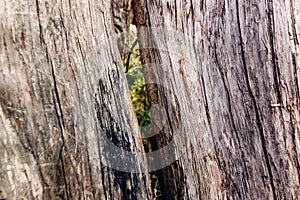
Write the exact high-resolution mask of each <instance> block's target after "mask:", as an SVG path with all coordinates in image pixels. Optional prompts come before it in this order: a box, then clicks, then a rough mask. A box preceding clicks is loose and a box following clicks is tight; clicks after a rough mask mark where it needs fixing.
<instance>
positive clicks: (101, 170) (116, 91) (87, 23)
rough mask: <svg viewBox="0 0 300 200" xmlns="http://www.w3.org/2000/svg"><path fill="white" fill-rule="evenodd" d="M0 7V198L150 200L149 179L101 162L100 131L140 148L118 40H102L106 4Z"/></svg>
mask: <svg viewBox="0 0 300 200" xmlns="http://www.w3.org/2000/svg"><path fill="white" fill-rule="evenodd" d="M0 4H1V5H0V15H1V28H0V38H1V39H0V58H1V63H0V66H1V68H0V77H1V78H0V80H1V81H0V91H1V99H0V101H1V107H0V108H1V110H0V116H1V118H0V119H1V120H0V123H1V131H0V133H1V134H0V136H1V137H0V138H1V139H0V141H1V148H0V152H1V160H0V166H1V170H0V176H1V181H0V198H1V199H151V198H152V197H151V188H150V183H148V182H149V181H148V176H147V174H138V173H125V172H120V171H117V170H114V169H113V168H110V167H108V166H106V165H104V164H103V163H101V162H100V159H99V158H101V157H103V156H105V155H104V153H103V149H104V148H105V144H104V141H102V140H100V139H99V138H100V135H101V134H104V135H105V136H107V138H109V139H110V140H112V141H113V142H114V144H115V145H117V146H118V147H120V148H122V149H126V150H128V151H140V152H143V146H142V142H141V141H140V140H137V139H135V138H134V137H133V135H134V134H133V133H134V132H136V135H138V134H139V132H138V126H137V122H136V119H135V118H134V111H133V109H132V105H131V103H130V96H129V91H128V87H127V84H126V78H125V75H124V73H123V69H122V64H121V59H120V56H119V54H118V53H117V52H118V49H117V44H116V42H114V41H113V40H109V36H111V35H113V33H114V30H113V24H112V19H111V3H110V2H107V1H97V2H96V1H82V0H80V1H60V2H56V1H47V2H45V1H38V0H37V1H29V3H28V1H6V0H5V1H1V3H0ZM118 119H123V122H122V123H117V121H118ZM119 125H120V127H118V126H119ZM141 167H143V166H142V165H141Z"/></svg>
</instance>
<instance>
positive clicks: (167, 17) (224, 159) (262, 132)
mask: <svg viewBox="0 0 300 200" xmlns="http://www.w3.org/2000/svg"><path fill="white" fill-rule="evenodd" d="M135 5H136V7H137V9H136V10H137V11H138V12H136V13H138V15H137V16H136V17H137V20H136V22H137V26H139V27H140V28H141V27H163V28H166V29H169V30H170V31H168V33H169V32H172V31H173V32H174V30H175V31H178V32H179V33H183V34H184V38H183V40H180V41H176V40H170V38H168V36H165V38H164V37H163V38H162V37H160V36H157V35H155V34H151V33H149V35H147V38H143V37H140V43H141V44H142V43H145V40H148V41H149V40H151V42H152V43H151V44H149V42H148V43H147V44H146V46H147V45H152V47H154V48H155V49H150V50H149V49H146V50H144V51H141V57H142V61H143V63H144V64H147V63H148V64H149V63H155V64H154V65H151V66H150V67H149V66H147V67H145V68H144V72H145V73H144V74H145V76H146V79H147V81H148V82H151V81H153V80H157V79H159V80H161V81H162V84H163V85H164V86H166V87H167V89H160V88H159V87H155V88H154V89H153V88H152V87H153V85H150V87H148V90H149V92H150V94H148V95H149V96H151V92H152V93H153V91H155V92H154V94H152V95H153V96H157V97H158V99H160V98H159V97H163V99H160V100H159V101H160V103H162V104H164V106H165V108H166V110H168V107H170V106H171V107H172V105H176V106H175V107H176V109H175V110H176V113H175V114H174V113H171V112H170V111H171V110H170V109H169V114H170V116H171V117H170V118H168V120H169V124H170V126H169V127H170V128H169V129H168V130H169V132H168V131H167V132H165V133H164V135H163V136H162V137H159V138H158V139H157V140H158V145H163V144H164V142H165V141H166V140H167V141H170V139H168V138H170V135H172V134H174V131H173V130H176V129H177V130H179V132H180V134H184V135H185V136H184V137H186V138H189V141H188V143H185V148H186V149H185V152H186V154H185V155H184V156H182V157H181V159H179V162H178V163H179V168H182V169H183V172H184V174H183V177H184V179H185V180H184V181H185V184H184V185H181V182H178V181H177V182H176V181H173V182H172V184H167V185H163V187H164V189H163V190H164V196H165V197H166V198H168V199H171V198H173V197H174V196H173V195H174V194H178V193H181V192H182V191H185V194H181V196H185V197H189V198H190V199H200V198H201V199H298V198H300V187H299V184H300V173H299V171H300V167H299V153H300V146H299V145H300V143H299V133H300V132H299V131H300V129H299V127H300V126H299V120H300V118H299V117H300V116H299V107H300V101H299V99H300V98H299V97H300V96H299V95H300V93H299V92H300V91H299V88H300V82H299V75H300V68H299V64H300V62H299V61H300V60H299V58H300V57H299V39H300V38H299V37H300V35H299V33H300V32H299V28H300V27H299V20H300V19H299V3H298V1H294V0H291V1H238V0H236V1H184V0H183V1H136V4H135ZM145 35H146V34H143V36H144V37H145ZM166 35H170V34H166ZM175 37H176V36H175ZM181 39H182V38H181ZM170 41H172V43H171V42H170ZM174 41H176V42H174ZM182 44H187V45H182ZM176 45H177V46H176ZM141 46H142V45H141ZM175 46H176V47H175ZM174 47H175V48H174ZM186 47H188V48H186ZM161 49H164V51H161ZM174 50H176V51H175V52H174ZM166 52H167V53H166ZM174 99H178V100H177V101H176V102H177V103H176V102H174ZM151 114H152V113H151ZM154 116H155V115H154ZM176 119H179V121H180V123H179V124H180V128H178V127H176V125H177V124H176V121H177V120H176ZM164 170H165V171H166V172H165V173H163V174H162V177H161V178H162V180H163V183H165V182H170V179H173V180H176V175H174V173H172V172H175V173H176V170H174V168H169V169H164ZM181 173H182V172H177V176H180V177H182V174H181ZM170 174H171V175H170ZM182 186H183V187H184V188H182Z"/></svg>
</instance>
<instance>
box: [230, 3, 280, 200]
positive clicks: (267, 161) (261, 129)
mask: <svg viewBox="0 0 300 200" xmlns="http://www.w3.org/2000/svg"><path fill="white" fill-rule="evenodd" d="M236 12H237V25H238V33H239V40H240V43H241V44H240V47H241V56H242V64H243V67H244V70H245V78H246V83H247V88H248V91H249V95H250V97H251V99H252V102H253V105H254V111H255V116H256V123H257V126H258V129H259V132H260V138H261V143H262V144H261V145H262V149H263V152H264V157H265V159H266V165H267V169H268V174H269V177H270V183H271V189H272V193H273V199H277V196H276V189H275V184H274V179H273V174H272V166H271V163H270V159H269V155H268V150H267V147H266V141H265V137H264V130H263V126H262V123H261V119H260V115H259V109H258V105H257V103H256V99H255V96H254V94H253V92H252V88H251V85H250V79H249V75H248V69H247V62H246V56H245V50H244V43H243V37H242V29H241V22H240V14H239V0H236ZM278 94H279V93H278Z"/></svg>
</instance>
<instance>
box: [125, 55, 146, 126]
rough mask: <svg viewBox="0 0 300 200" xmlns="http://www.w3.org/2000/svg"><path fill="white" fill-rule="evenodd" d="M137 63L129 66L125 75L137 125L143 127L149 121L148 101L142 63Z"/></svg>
mask: <svg viewBox="0 0 300 200" xmlns="http://www.w3.org/2000/svg"><path fill="white" fill-rule="evenodd" d="M130 59H131V58H130ZM133 59H134V58H133ZM132 63H134V61H133V62H132ZM132 63H130V64H132ZM138 64H139V65H137V66H130V67H129V70H128V73H127V74H126V76H127V81H128V85H129V89H130V96H131V100H132V103H133V106H134V110H135V113H136V117H137V119H138V122H139V125H140V126H141V127H145V126H147V125H148V124H149V123H150V112H149V102H148V96H147V91H146V83H145V78H144V75H143V73H142V65H141V63H138Z"/></svg>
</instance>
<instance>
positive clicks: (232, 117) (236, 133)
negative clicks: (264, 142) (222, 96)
mask: <svg viewBox="0 0 300 200" xmlns="http://www.w3.org/2000/svg"><path fill="white" fill-rule="evenodd" d="M214 49H215V50H217V46H215V47H214ZM214 54H215V60H216V65H217V67H218V69H219V72H220V76H221V80H222V83H223V86H224V90H225V92H226V97H227V102H228V112H229V116H230V121H231V124H232V128H233V131H234V134H235V136H236V138H237V142H238V144H237V145H238V147H239V149H240V151H241V154H242V160H243V168H244V170H245V171H247V167H246V165H245V155H244V151H243V148H242V147H241V144H242V143H241V141H240V137H239V134H238V131H237V128H236V125H235V120H234V115H233V112H232V105H231V97H230V92H229V89H228V86H227V84H226V80H225V78H226V73H225V72H224V70H223V69H222V67H221V66H220V63H219V58H218V55H217V52H215V53H214ZM246 176H247V173H246ZM243 183H244V186H245V188H246V189H247V185H246V183H245V181H243ZM234 184H235V183H234ZM236 189H237V193H238V196H239V199H241V198H242V196H241V193H240V191H239V187H236Z"/></svg>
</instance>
